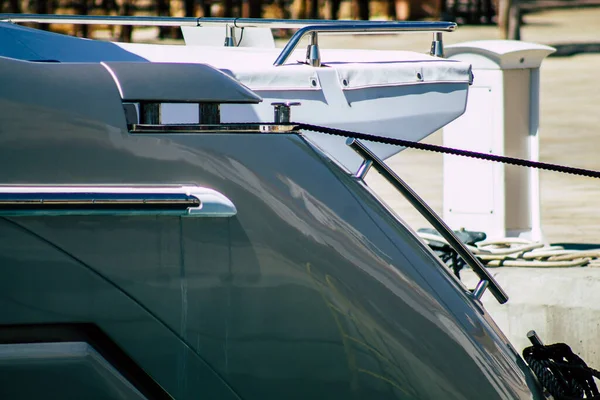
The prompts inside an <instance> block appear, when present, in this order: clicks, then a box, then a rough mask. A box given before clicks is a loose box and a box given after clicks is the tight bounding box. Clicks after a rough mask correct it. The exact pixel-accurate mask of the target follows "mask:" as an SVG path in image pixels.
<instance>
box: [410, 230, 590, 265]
mask: <svg viewBox="0 0 600 400" xmlns="http://www.w3.org/2000/svg"><path fill="white" fill-rule="evenodd" d="M418 235H419V236H420V237H421V238H422V239H423V240H424V241H425V242H426V243H427V244H428V245H429V246H430V247H432V248H434V250H437V251H444V249H443V248H445V247H446V246H448V247H449V245H448V243H447V242H446V241H445V240H444V238H442V237H441V236H438V235H436V234H432V233H427V232H418ZM466 246H467V248H468V249H469V250H471V252H472V253H473V254H474V255H475V256H476V257H477V258H479V259H480V260H481V261H482V262H483V264H484V265H485V266H486V267H523V268H569V267H600V248H597V249H586V250H577V249H568V248H565V247H564V246H560V245H550V244H545V243H541V242H535V241H531V240H527V239H521V238H501V239H497V240H482V241H479V242H475V243H466ZM443 259H444V258H443ZM447 260H450V257H446V259H444V261H445V262H447Z"/></svg>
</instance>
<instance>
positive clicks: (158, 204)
mask: <svg viewBox="0 0 600 400" xmlns="http://www.w3.org/2000/svg"><path fill="white" fill-rule="evenodd" d="M236 213H237V210H236V208H235V205H234V204H233V203H232V202H231V200H229V199H228V198H227V197H225V196H224V195H223V194H221V193H219V192H217V191H215V190H213V189H209V188H205V187H200V186H170V185H168V186H137V185H136V186H104V185H102V186H72V185H54V186H47V185H38V186H31V185H27V186H5V185H0V216H47V215H52V216H61V215H64V216H66V215H71V216H72V215H79V216H82V215H138V216H139V215H179V216H191V217H232V216H234V215H236Z"/></svg>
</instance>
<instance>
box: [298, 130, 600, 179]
mask: <svg viewBox="0 0 600 400" xmlns="http://www.w3.org/2000/svg"><path fill="white" fill-rule="evenodd" d="M287 125H293V126H294V127H295V128H296V129H301V130H308V131H313V132H319V133H325V134H327V135H334V136H343V137H347V138H353V139H360V140H367V141H371V142H377V143H385V144H391V145H396V146H402V147H407V148H411V149H419V150H426V151H433V152H437V153H444V154H453V155H456V156H463V157H471V158H476V159H480V160H487V161H495V162H501V163H505V164H511V165H518V166H521V167H529V168H537V169H541V170H546V171H555V172H562V173H565V174H573V175H580V176H587V177H590V178H600V171H593V170H589V169H584V168H575V167H568V166H564V165H558V164H551V163H545V162H539V161H530V160H524V159H521V158H514V157H506V156H499V155H494V154H486V153H478V152H476V151H469V150H460V149H453V148H451V147H445V146H438V145H435V144H427V143H420V142H413V141H411V140H404V139H395V138H389V137H385V136H375V135H368V134H366V133H360V132H352V131H346V130H343V129H336V128H328V127H325V126H319V125H312V124H304V123H289V124H287Z"/></svg>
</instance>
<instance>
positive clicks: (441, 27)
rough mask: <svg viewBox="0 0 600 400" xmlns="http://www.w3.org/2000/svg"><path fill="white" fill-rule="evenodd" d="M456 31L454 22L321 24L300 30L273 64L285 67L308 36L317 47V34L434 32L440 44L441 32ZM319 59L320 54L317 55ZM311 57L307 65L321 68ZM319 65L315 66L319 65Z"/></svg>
mask: <svg viewBox="0 0 600 400" xmlns="http://www.w3.org/2000/svg"><path fill="white" fill-rule="evenodd" d="M455 29H456V24H455V23H454V22H408V21H407V22H404V21H395V22H385V21H383V22H374V23H366V21H365V22H351V23H348V22H337V23H333V22H332V23H330V24H320V25H309V26H304V27H303V28H300V29H299V30H298V31H297V32H296V33H295V34H294V35H293V36H292V37H291V38H290V40H289V41H288V43H287V44H286V45H285V47H284V48H283V50H282V51H281V54H279V57H277V60H275V62H274V63H273V65H276V66H278V65H283V64H285V62H286V61H287V59H288V58H289V56H290V55H291V54H292V52H293V51H294V50H295V49H296V47H297V46H298V43H300V40H302V38H304V36H306V35H309V34H310V35H311V43H310V44H309V49H310V46H316V45H317V39H316V34H317V33H354V34H369V33H395V32H434V33H437V34H438V35H435V36H434V40H436V39H438V38H439V42H441V38H440V35H439V33H441V32H452V31H454V30H455ZM307 53H308V52H307ZM316 54H317V57H318V52H317V53H316ZM313 60H314V59H312V58H311V57H310V54H307V60H306V61H307V63H309V64H311V65H313V66H316V67H318V66H320V60H318V62H317V61H316V60H314V61H313ZM317 63H318V65H315V64H317Z"/></svg>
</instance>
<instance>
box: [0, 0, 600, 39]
mask: <svg viewBox="0 0 600 400" xmlns="http://www.w3.org/2000/svg"><path fill="white" fill-rule="evenodd" d="M590 6H592V7H594V6H600V0H0V12H2V13H36V14H54V13H57V14H79V15H88V14H89V15H155V16H178V17H182V16H188V17H192V16H193V17H242V18H286V19H287V18H293V19H305V18H310V19H321V18H324V19H360V20H374V19H375V20H423V19H433V20H444V21H454V22H458V23H459V24H463V25H464V24H468V25H498V26H499V28H500V36H501V37H503V38H509V39H519V37H520V26H521V25H522V23H523V15H524V14H528V13H533V12H536V11H540V10H548V9H550V8H552V9H556V8H574V7H575V8H581V7H590ZM598 23H599V24H600V21H598ZM37 27H38V28H42V29H50V30H65V27H64V26H63V27H59V26H52V27H51V26H48V25H39V26H37ZM105 28H106V27H95V28H93V29H95V30H97V29H100V30H102V29H105ZM66 29H67V32H65V33H69V34H75V35H79V36H89V35H90V34H91V32H90V29H92V28H90V27H86V26H78V27H67V28H66ZM116 31H118V32H116ZM115 32H116V33H117V37H118V38H119V40H121V41H131V40H132V29H131V28H130V27H125V28H114V29H111V33H112V34H113V35H114V34H115ZM280 34H285V32H280ZM159 35H160V38H161V39H165V38H173V39H177V38H180V32H179V29H174V28H162V29H161V30H160V32H159Z"/></svg>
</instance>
